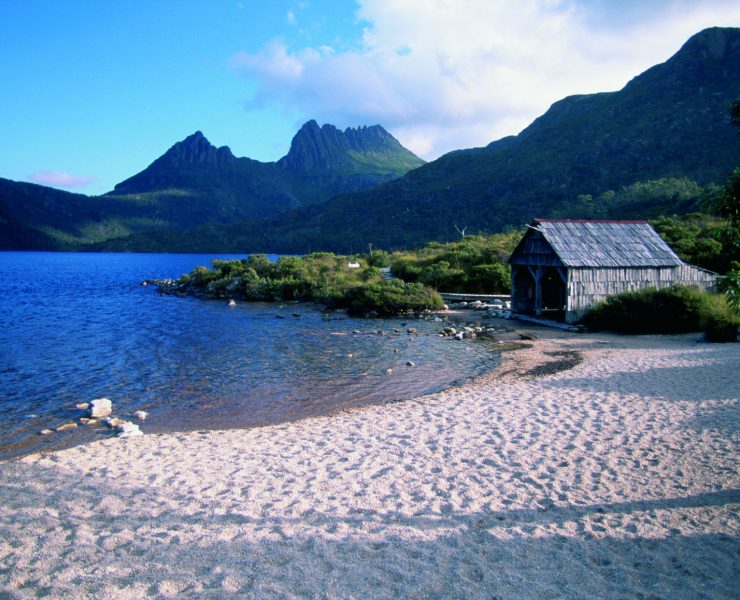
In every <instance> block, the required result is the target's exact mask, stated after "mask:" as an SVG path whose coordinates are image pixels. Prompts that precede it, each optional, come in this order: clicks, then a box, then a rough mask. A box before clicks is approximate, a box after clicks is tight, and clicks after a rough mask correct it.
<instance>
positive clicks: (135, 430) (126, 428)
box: [116, 421, 144, 438]
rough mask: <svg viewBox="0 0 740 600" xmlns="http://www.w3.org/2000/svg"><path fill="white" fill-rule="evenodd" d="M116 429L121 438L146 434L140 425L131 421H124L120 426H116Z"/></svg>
mask: <svg viewBox="0 0 740 600" xmlns="http://www.w3.org/2000/svg"><path fill="white" fill-rule="evenodd" d="M116 431H117V432H118V437H120V438H127V437H136V436H137V435H144V433H143V432H142V431H141V429H139V426H138V425H137V424H136V423H132V422H131V421H123V422H122V423H120V424H119V425H118V426H116Z"/></svg>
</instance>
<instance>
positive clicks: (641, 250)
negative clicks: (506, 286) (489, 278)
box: [509, 219, 717, 323]
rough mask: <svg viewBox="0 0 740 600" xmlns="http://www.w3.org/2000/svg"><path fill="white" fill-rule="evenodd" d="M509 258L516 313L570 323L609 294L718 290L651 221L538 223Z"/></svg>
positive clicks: (713, 278)
mask: <svg viewBox="0 0 740 600" xmlns="http://www.w3.org/2000/svg"><path fill="white" fill-rule="evenodd" d="M528 227H529V229H528V230H527V232H526V233H525V234H524V237H523V238H522V240H521V241H520V242H519V244H518V246H517V247H516V249H515V250H514V253H513V254H512V255H511V258H510V259H509V263H510V264H511V308H512V312H514V313H517V314H525V315H536V316H538V317H544V318H549V319H555V320H559V321H566V322H567V323H573V322H575V321H578V320H579V319H580V318H581V317H582V316H583V314H584V313H585V312H586V310H588V308H589V307H591V306H593V305H594V304H595V303H597V302H599V301H600V300H604V299H606V298H607V297H608V296H610V295H612V294H617V293H619V292H624V291H628V290H639V289H642V288H647V287H656V288H665V287H670V286H672V285H696V286H699V287H701V288H702V289H713V288H714V287H715V285H716V280H717V276H716V275H715V274H714V273H712V272H710V271H705V270H704V269H700V268H698V267H693V266H691V265H688V264H686V263H684V262H683V261H682V260H681V259H680V258H678V256H676V254H675V253H674V252H673V250H671V248H670V247H669V246H668V244H666V243H665V242H664V241H663V239H662V238H661V237H660V236H659V235H658V233H657V232H656V231H655V230H654V229H653V228H652V227H650V225H648V223H647V222H646V221H584V220H575V219H535V220H534V221H533V222H532V224H531V225H529V226H528Z"/></svg>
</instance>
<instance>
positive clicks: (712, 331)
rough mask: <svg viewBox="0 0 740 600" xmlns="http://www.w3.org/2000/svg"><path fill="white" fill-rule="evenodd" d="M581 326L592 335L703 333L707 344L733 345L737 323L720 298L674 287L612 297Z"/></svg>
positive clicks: (689, 288)
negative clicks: (613, 333)
mask: <svg viewBox="0 0 740 600" xmlns="http://www.w3.org/2000/svg"><path fill="white" fill-rule="evenodd" d="M582 322H583V324H584V325H585V326H586V327H587V328H588V329H590V330H592V331H614V332H617V333H631V334H645V333H687V332H691V331H703V330H704V331H706V338H707V340H708V341H720V339H723V340H724V338H732V339H728V340H727V341H734V340H735V339H736V338H737V327H738V324H740V319H738V317H737V315H735V314H734V313H733V311H732V309H731V308H730V307H729V305H728V304H727V302H726V300H725V299H724V297H723V296H717V295H714V294H710V293H708V292H705V291H702V290H700V289H699V288H696V287H686V286H675V287H671V288H665V289H656V288H647V289H643V290H639V291H633V292H623V293H621V294H615V295H614V296H611V297H609V298H608V299H607V300H605V301H603V302H600V303H598V304H597V305H595V306H594V307H593V308H591V309H590V310H589V311H588V312H587V313H586V315H585V316H584V317H583V320H582ZM733 328H734V329H733ZM733 331H734V337H733Z"/></svg>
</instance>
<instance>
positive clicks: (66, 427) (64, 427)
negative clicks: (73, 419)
mask: <svg viewBox="0 0 740 600" xmlns="http://www.w3.org/2000/svg"><path fill="white" fill-rule="evenodd" d="M70 429H77V423H65V424H64V425H60V426H59V427H57V429H56V430H57V431H68V430H70Z"/></svg>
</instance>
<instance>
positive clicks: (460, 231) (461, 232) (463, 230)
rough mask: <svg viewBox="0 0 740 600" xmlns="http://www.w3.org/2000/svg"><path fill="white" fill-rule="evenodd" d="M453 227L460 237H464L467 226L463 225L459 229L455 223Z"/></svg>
mask: <svg viewBox="0 0 740 600" xmlns="http://www.w3.org/2000/svg"><path fill="white" fill-rule="evenodd" d="M455 229H456V230H457V232H458V233H459V234H460V237H461V238H462V239H465V230H466V229H467V227H463V228H462V229H460V228H459V227H458V226H457V225H455Z"/></svg>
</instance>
